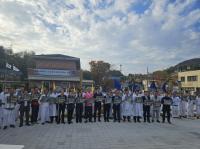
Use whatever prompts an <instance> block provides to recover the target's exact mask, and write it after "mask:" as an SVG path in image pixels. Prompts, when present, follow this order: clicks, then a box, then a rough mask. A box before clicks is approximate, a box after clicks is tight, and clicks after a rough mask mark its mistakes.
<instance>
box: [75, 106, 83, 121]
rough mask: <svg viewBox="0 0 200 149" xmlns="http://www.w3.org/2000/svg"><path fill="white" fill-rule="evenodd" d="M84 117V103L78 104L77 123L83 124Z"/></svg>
mask: <svg viewBox="0 0 200 149" xmlns="http://www.w3.org/2000/svg"><path fill="white" fill-rule="evenodd" d="M82 117H83V103H77V104H76V122H77V123H78V122H79V123H81V122H82Z"/></svg>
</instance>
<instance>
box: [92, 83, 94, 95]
mask: <svg viewBox="0 0 200 149" xmlns="http://www.w3.org/2000/svg"><path fill="white" fill-rule="evenodd" d="M92 93H94V85H93V83H92Z"/></svg>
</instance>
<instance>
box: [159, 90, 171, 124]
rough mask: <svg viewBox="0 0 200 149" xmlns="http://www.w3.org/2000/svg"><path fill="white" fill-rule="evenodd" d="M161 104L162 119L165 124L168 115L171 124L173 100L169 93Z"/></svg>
mask: <svg viewBox="0 0 200 149" xmlns="http://www.w3.org/2000/svg"><path fill="white" fill-rule="evenodd" d="M161 104H162V105H163V108H162V111H163V115H162V119H163V121H162V122H163V123H165V115H166V114H167V121H168V123H169V124H171V121H170V111H171V105H172V98H171V97H170V96H169V94H168V93H166V94H165V96H164V97H163V98H162V99H161Z"/></svg>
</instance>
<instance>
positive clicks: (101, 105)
mask: <svg viewBox="0 0 200 149" xmlns="http://www.w3.org/2000/svg"><path fill="white" fill-rule="evenodd" d="M65 115H66V116H67V118H66V119H67V123H68V124H71V123H73V119H75V122H76V123H82V121H84V122H85V123H87V122H96V121H98V122H101V120H102V115H103V120H104V122H109V121H110V120H111V119H112V120H113V122H121V121H122V122H132V121H133V122H135V123H140V122H141V121H142V120H141V119H143V122H147V123H153V122H157V123H160V122H162V123H164V122H165V119H166V118H167V122H168V123H169V124H171V117H173V118H180V119H182V118H191V119H193V118H195V117H196V118H200V94H197V93H196V94H193V95H191V94H190V93H187V92H186V93H178V92H173V93H169V92H159V91H153V92H149V91H144V92H143V91H140V90H136V91H131V90H129V89H128V88H127V89H124V90H117V89H112V90H109V91H107V92H102V91H101V90H100V89H96V90H95V91H93V92H92V91H91V89H89V88H88V89H86V90H85V91H82V92H76V91H75V90H67V89H61V90H60V91H56V90H53V89H50V90H48V89H44V90H39V89H38V88H32V89H31V90H30V92H29V91H28V90H26V89H24V88H23V87H22V88H20V89H13V88H6V89H4V90H2V89H1V90H0V127H1V128H2V129H7V128H8V127H13V128H15V127H16V123H18V122H19V127H22V126H23V125H24V124H25V125H27V126H31V125H35V124H42V125H44V124H46V123H57V124H60V123H63V124H65ZM24 119H25V120H24Z"/></svg>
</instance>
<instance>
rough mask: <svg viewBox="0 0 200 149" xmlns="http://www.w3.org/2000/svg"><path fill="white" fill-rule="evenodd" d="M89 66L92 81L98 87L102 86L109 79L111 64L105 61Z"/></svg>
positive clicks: (93, 62)
mask: <svg viewBox="0 0 200 149" xmlns="http://www.w3.org/2000/svg"><path fill="white" fill-rule="evenodd" d="M89 64H90V71H91V74H92V79H93V80H94V81H95V83H96V84H97V85H102V84H103V81H104V80H105V79H107V78H108V73H109V72H110V64H109V63H107V62H104V61H91V62H89Z"/></svg>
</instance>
